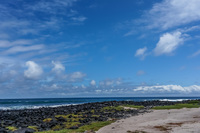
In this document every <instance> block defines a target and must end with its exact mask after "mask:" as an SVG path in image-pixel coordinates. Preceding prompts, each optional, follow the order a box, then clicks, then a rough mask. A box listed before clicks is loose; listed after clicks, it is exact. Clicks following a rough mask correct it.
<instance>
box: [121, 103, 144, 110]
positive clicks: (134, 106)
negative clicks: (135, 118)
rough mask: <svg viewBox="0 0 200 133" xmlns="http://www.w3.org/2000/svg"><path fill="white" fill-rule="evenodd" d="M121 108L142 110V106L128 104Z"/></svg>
mask: <svg viewBox="0 0 200 133" xmlns="http://www.w3.org/2000/svg"><path fill="white" fill-rule="evenodd" d="M123 107H130V108H136V109H143V108H144V106H137V105H129V104H126V105H123Z"/></svg>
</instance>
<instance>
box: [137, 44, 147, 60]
mask: <svg viewBox="0 0 200 133" xmlns="http://www.w3.org/2000/svg"><path fill="white" fill-rule="evenodd" d="M146 51H147V47H144V48H140V49H138V50H137V51H136V53H135V56H136V57H139V58H140V59H141V60H143V59H144V58H145V57H146V56H147V53H146Z"/></svg>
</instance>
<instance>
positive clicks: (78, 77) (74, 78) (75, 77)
mask: <svg viewBox="0 0 200 133" xmlns="http://www.w3.org/2000/svg"><path fill="white" fill-rule="evenodd" d="M85 76H86V74H84V73H82V72H73V73H72V74H70V75H68V81H70V82H78V81H82V80H83V78H84V77H85Z"/></svg>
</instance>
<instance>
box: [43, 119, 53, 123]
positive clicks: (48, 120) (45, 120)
mask: <svg viewBox="0 0 200 133" xmlns="http://www.w3.org/2000/svg"><path fill="white" fill-rule="evenodd" d="M50 121H52V118H46V119H44V120H43V122H50Z"/></svg>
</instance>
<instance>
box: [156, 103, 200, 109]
mask: <svg viewBox="0 0 200 133" xmlns="http://www.w3.org/2000/svg"><path fill="white" fill-rule="evenodd" d="M199 107H200V105H199V104H197V103H196V104H193V103H192V104H191V103H184V104H175V105H169V106H156V107H153V108H152V109H157V110H159V109H182V108H199Z"/></svg>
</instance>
